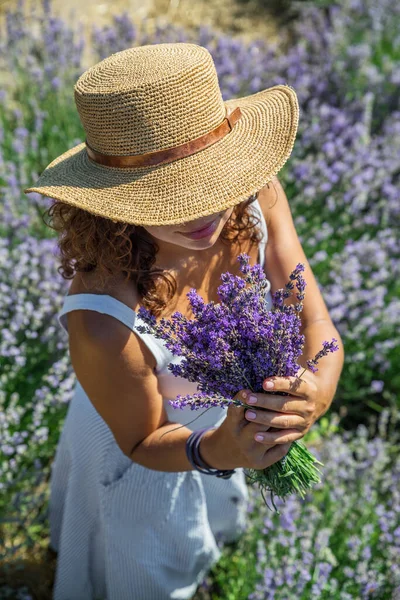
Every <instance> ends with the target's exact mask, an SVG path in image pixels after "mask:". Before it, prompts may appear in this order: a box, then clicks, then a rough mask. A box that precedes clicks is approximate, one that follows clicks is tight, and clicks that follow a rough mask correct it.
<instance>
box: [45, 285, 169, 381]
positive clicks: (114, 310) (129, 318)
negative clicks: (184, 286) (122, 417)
mask: <svg viewBox="0 0 400 600" xmlns="http://www.w3.org/2000/svg"><path fill="white" fill-rule="evenodd" d="M73 310H94V311H96V312H99V313H103V314H106V315H111V316H112V317H115V318H116V319H118V321H121V323H123V324H124V325H126V327H128V329H130V330H131V331H134V332H135V333H136V335H138V336H139V337H140V339H141V340H143V342H144V343H145V344H146V346H147V347H148V348H149V350H150V351H151V352H152V354H153V356H154V358H155V360H156V362H157V367H156V372H157V373H158V372H160V371H162V370H163V369H165V368H166V366H167V365H168V363H169V362H171V360H172V358H173V355H172V353H171V352H170V351H169V350H168V349H167V348H166V347H165V346H164V341H163V340H161V339H158V338H155V337H154V335H152V334H150V333H140V332H139V331H138V330H137V329H136V326H137V325H143V324H144V323H143V320H142V319H141V318H140V317H139V315H138V314H137V313H136V312H135V311H134V310H133V309H132V308H130V307H129V306H127V305H126V304H124V303H123V302H121V301H120V300H117V299H116V298H114V297H113V296H109V295H108V294H73V295H66V296H65V297H64V303H63V306H62V309H61V311H60V312H59V313H58V314H57V319H58V322H59V323H60V325H61V326H62V327H63V328H64V329H65V331H66V332H67V333H68V323H67V318H66V314H67V313H68V312H71V311H73Z"/></svg>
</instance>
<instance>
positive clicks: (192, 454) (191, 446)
mask: <svg viewBox="0 0 400 600" xmlns="http://www.w3.org/2000/svg"><path fill="white" fill-rule="evenodd" d="M210 429H212V427H206V428H204V429H199V430H198V431H193V433H191V434H190V436H189V437H188V439H187V441H186V456H187V457H188V460H189V462H190V464H191V465H192V467H193V468H194V469H196V471H200V473H203V474H204V475H215V476H216V477H221V478H222V479H229V478H230V477H232V475H233V474H234V473H235V469H214V468H213V467H210V466H209V465H208V464H207V463H206V462H204V460H203V459H202V458H201V455H200V450H199V447H200V441H201V438H202V436H203V435H204V433H205V432H206V431H209V430H210Z"/></svg>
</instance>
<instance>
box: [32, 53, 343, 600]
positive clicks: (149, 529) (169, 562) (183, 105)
mask: <svg viewBox="0 0 400 600" xmlns="http://www.w3.org/2000/svg"><path fill="white" fill-rule="evenodd" d="M74 91H75V101H76V105H77V109H78V112H79V116H80V119H81V121H82V124H83V127H84V129H85V132H86V140H85V143H83V144H79V145H78V146H76V147H74V148H72V149H70V150H68V151H67V152H65V153H64V154H62V155H61V156H59V157H57V158H56V159H55V160H54V161H53V162H52V163H50V165H49V166H48V167H47V168H46V169H45V171H44V172H43V173H42V174H41V176H40V178H39V181H38V182H37V184H36V185H35V186H33V187H30V188H27V189H26V190H25V192H26V193H29V192H31V191H36V192H39V193H42V194H43V195H46V196H48V197H51V198H54V199H55V200H56V202H55V203H54V204H53V206H52V207H51V208H50V209H49V214H50V216H51V217H52V223H51V224H50V226H51V227H53V228H54V229H56V230H57V231H58V232H59V234H60V241H59V246H60V250H61V264H62V274H63V276H64V277H65V278H67V279H73V281H72V284H71V287H70V289H69V292H68V294H67V296H66V297H65V301H64V305H63V308H62V310H61V312H60V314H59V321H60V324H61V325H62V326H63V327H64V328H65V330H66V331H67V332H68V334H69V349H70V354H71V360H72V365H73V368H74V371H75V373H76V376H77V385H76V390H75V395H74V398H73V399H72V401H71V404H70V406H69V410H68V415H67V418H66V421H65V424H64V428H63V431H62V435H61V438H60V441H59V445H58V448H57V454H56V459H55V463H54V468H53V473H52V480H51V500H50V526H51V547H52V548H53V549H54V550H55V551H56V552H58V561H57V572H56V579H55V586H54V598H55V600H67V599H68V600H70V599H72V598H73V599H74V600H80V599H82V600H88V599H89V598H106V599H107V600H132V599H135V600H153V599H154V600H163V599H164V598H165V599H166V598H175V599H186V598H191V597H192V596H193V594H194V593H195V591H196V588H197V586H198V584H199V583H200V582H201V580H202V579H203V578H204V576H205V574H206V573H207V571H208V569H209V568H210V567H211V566H212V565H213V564H215V562H216V561H217V560H218V558H219V556H220V549H219V546H218V543H217V542H218V540H219V539H220V540H222V541H232V540H236V539H237V538H238V536H239V535H240V534H241V532H242V531H243V530H244V529H245V527H246V501H247V488H246V482H245V477H244V473H243V468H244V467H253V468H265V467H267V466H269V465H271V464H273V463H274V462H276V461H278V460H280V459H281V458H282V457H283V456H284V455H285V454H286V453H287V451H288V449H289V447H290V444H291V442H293V441H294V440H295V439H300V438H301V437H303V436H304V434H305V433H306V432H307V431H308V430H309V428H310V427H311V426H312V424H313V423H314V422H315V420H316V419H317V418H318V417H319V416H320V415H321V414H323V413H324V412H326V410H327V409H328V407H329V404H330V402H331V401H332V398H333V395H334V391H335V388H336V382H337V380H338V377H339V371H340V365H339V362H340V361H338V360H337V359H336V354H338V353H335V357H334V358H333V359H332V358H330V357H329V359H328V358H327V360H326V361H325V371H323V373H324V374H325V375H326V377H325V378H324V380H320V379H319V378H318V377H317V376H316V375H313V374H311V373H306V374H305V376H304V377H303V381H302V384H301V385H300V386H299V387H298V388H297V390H296V392H295V394H296V395H291V396H286V397H284V404H283V400H282V398H283V397H282V396H277V395H276V396H274V395H266V394H255V396H256V399H257V401H258V405H259V406H263V407H267V408H269V409H270V411H269V412H263V413H262V414H260V411H258V412H257V411H254V410H253V411H244V409H243V408H237V407H233V406H230V407H229V408H228V410H226V409H223V408H218V407H214V408H212V409H210V410H208V411H206V412H204V413H203V414H201V415H200V416H198V418H197V419H195V420H194V421H193V412H191V411H190V410H187V411H186V410H183V411H180V410H179V411H178V410H174V409H173V408H172V407H171V406H170V405H169V403H168V400H169V399H172V398H175V397H176V395H177V394H180V393H181V394H187V393H192V392H194V391H196V389H197V388H196V385H195V384H193V383H189V382H187V381H186V380H183V379H182V378H179V377H174V376H173V375H172V374H171V372H170V371H169V370H168V368H167V367H168V364H170V363H171V362H176V361H178V360H179V357H176V356H173V355H172V354H171V353H170V352H169V351H167V349H166V348H165V346H164V344H163V343H162V342H161V341H160V340H159V339H156V338H155V337H154V336H152V335H150V334H142V333H139V332H138V331H137V329H136V326H137V325H138V324H140V319H139V317H138V316H137V311H138V308H139V306H140V305H143V306H145V307H146V308H149V309H150V310H151V311H152V312H153V314H154V315H155V316H156V318H157V319H159V318H161V317H169V316H170V315H171V314H172V313H173V312H174V311H176V310H180V311H181V312H182V313H183V314H185V315H187V316H189V317H190V316H191V314H190V312H189V308H188V302H187V298H186V293H187V292H188V291H189V289H190V288H193V287H194V288H196V289H197V290H198V291H199V293H200V294H201V295H202V297H203V298H204V300H205V301H206V302H208V301H210V300H214V301H218V297H217V287H218V285H220V283H221V281H220V275H221V273H223V272H225V271H228V270H229V271H231V272H236V273H237V274H239V270H238V265H237V261H236V257H237V256H238V254H239V253H240V252H243V251H245V252H247V253H248V254H249V255H250V257H251V261H252V263H253V264H254V263H255V262H257V261H260V262H261V263H262V264H264V261H265V265H266V269H267V274H268V276H269V278H270V282H271V285H272V288H274V289H277V288H279V287H282V286H283V285H284V283H285V282H286V280H287V277H288V275H289V273H290V272H291V271H292V269H293V268H294V266H295V265H296V263H298V262H304V263H306V258H305V256H304V253H303V251H302V248H301V245H300V243H299V240H298V238H297V235H296V232H295V228H294V225H293V220H292V218H291V213H290V209H289V206H288V202H287V198H286V196H285V193H284V191H283V189H282V187H281V186H280V184H279V181H278V179H277V177H276V174H277V172H278V171H279V170H280V169H281V168H282V166H283V165H284V163H285V162H286V161H287V159H288V158H289V156H290V153H291V151H292V147H293V144H294V140H295V136H296V132H297V126H298V104H297V98H296V94H295V92H294V90H293V89H292V88H290V87H289V86H286V85H281V86H275V87H272V88H269V89H267V90H264V91H262V92H259V93H257V94H253V95H252V96H248V97H246V98H241V99H236V100H229V101H226V102H224V101H223V99H222V96H221V93H220V89H219V86H218V78H217V74H216V71H215V66H214V63H213V60H212V58H211V55H210V53H209V52H208V51H207V50H206V49H205V48H203V47H201V46H197V45H195V44H186V43H176V44H158V45H150V46H141V47H136V48H130V49H128V50H125V51H123V52H118V53H116V54H113V55H112V56H110V57H109V58H107V59H105V60H103V61H101V62H100V63H98V64H97V65H94V66H93V67H92V68H90V69H88V70H87V71H86V72H85V73H83V74H82V75H81V77H80V78H79V79H78V81H77V83H76V85H75V88H74ZM267 222H268V230H269V232H270V240H269V243H268V245H266V242H267V231H268V230H267ZM306 265H307V266H306V271H305V272H304V277H305V279H306V281H307V286H308V287H307V299H306V300H305V302H304V309H303V312H302V319H303V327H304V331H305V330H306V329H307V330H308V328H310V329H309V331H310V334H309V336H308V338H307V351H308V352H307V356H313V355H314V354H315V352H316V351H317V350H318V349H320V345H321V341H322V339H325V338H326V337H329V336H330V335H331V334H332V331H334V335H335V337H336V338H337V339H339V336H338V333H337V331H336V329H334V328H333V325H332V323H331V321H330V318H329V315H328V312H327V309H326V306H325V304H324V302H323V299H322V297H321V295H320V293H319V291H318V287H317V285H316V282H315V279H314V277H313V275H312V272H311V269H310V267H309V266H308V264H307V263H306ZM266 300H267V302H271V292H270V291H269V292H268V294H267V296H266ZM316 321H318V322H319V323H318V329H317V328H315V323H316ZM311 324H312V325H311ZM321 324H322V325H321ZM322 327H323V328H322ZM327 365H328V366H327ZM289 384H290V378H276V380H275V385H276V388H277V389H282V390H288V386H289ZM243 394H244V395H243ZM239 395H240V397H241V398H242V399H244V401H245V402H247V403H249V404H251V399H250V398H249V396H248V394H247V391H246V390H238V397H239ZM251 412H253V413H255V415H256V418H255V420H254V419H253V422H251ZM189 421H193V423H192V424H191V425H190V426H187V427H181V428H179V429H177V426H176V424H177V423H181V424H183V425H185V424H187V423H189ZM270 425H273V426H274V427H276V428H277V427H279V428H280V429H279V430H277V429H275V430H274V432H273V433H272V432H268V428H269V426H270ZM202 428H206V431H205V433H204V434H203V435H202V437H201V446H200V448H201V458H202V460H203V461H204V462H205V464H207V465H208V466H209V467H210V470H209V472H208V473H204V472H202V471H201V468H200V465H199V464H198V461H195V459H194V457H193V454H192V455H191V454H190V448H191V445H190V440H193V435H195V434H194V433H193V432H195V431H197V430H200V429H202ZM165 432H168V434H167V435H164V436H162V434H163V433H165ZM257 433H262V434H263V436H264V439H263V441H261V442H260V441H256V439H255V435H256V434H257ZM186 451H188V454H186ZM189 457H190V459H189ZM216 475H218V476H216Z"/></svg>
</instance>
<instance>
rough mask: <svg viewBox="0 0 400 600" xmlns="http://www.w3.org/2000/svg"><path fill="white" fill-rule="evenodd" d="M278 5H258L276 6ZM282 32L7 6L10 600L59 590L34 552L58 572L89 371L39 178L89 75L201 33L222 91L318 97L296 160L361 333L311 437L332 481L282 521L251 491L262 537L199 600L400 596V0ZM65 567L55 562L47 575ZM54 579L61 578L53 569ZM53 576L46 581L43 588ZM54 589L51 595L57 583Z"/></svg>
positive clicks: (311, 10)
mask: <svg viewBox="0 0 400 600" xmlns="http://www.w3.org/2000/svg"><path fill="white" fill-rule="evenodd" d="M261 10H262V9H261V8H260V11H261ZM297 10H298V15H297V18H296V19H294V20H292V21H291V22H290V24H288V25H287V27H282V31H281V33H280V35H279V42H276V43H270V42H269V41H268V40H264V39H263V40H259V39H254V40H253V41H252V42H250V43H244V42H242V41H240V40H239V39H235V38H232V37H229V36H222V35H219V34H216V33H215V32H213V31H212V30H211V29H209V28H206V27H199V28H198V29H196V30H190V31H189V30H184V29H180V28H177V27H176V26H174V25H172V24H170V25H165V24H159V25H157V26H156V27H154V26H151V27H150V25H149V23H147V22H146V21H142V22H138V21H134V20H133V19H132V18H131V17H130V16H129V15H128V14H127V13H124V14H121V15H120V16H119V17H116V18H115V19H114V21H113V22H112V23H110V24H109V25H108V26H106V27H102V28H98V27H96V26H93V30H92V33H91V39H90V40H85V39H84V37H83V33H82V31H81V29H80V27H79V24H77V23H68V22H64V21H62V20H60V19H59V18H57V17H55V16H54V15H53V13H52V9H51V4H50V3H49V2H48V1H47V0H43V1H42V3H41V4H40V5H35V6H34V8H30V9H29V10H28V9H27V7H25V5H24V4H23V2H21V1H19V2H18V4H17V5H16V6H15V7H13V8H9V9H8V12H7V13H6V19H5V23H4V27H3V29H2V31H1V32H0V323H1V327H0V490H1V494H0V561H2V563H3V566H2V567H0V598H1V599H3V598H19V599H21V600H22V599H23V598H25V599H28V598H35V599H36V598H50V591H49V590H47V589H44V587H46V586H43V585H42V584H41V585H40V586H39V585H38V586H37V587H35V585H33V584H32V585H31V584H29V582H28V581H27V577H26V578H25V580H24V570H23V569H22V571H21V570H18V572H16V571H15V565H16V564H17V563H18V564H22V565H23V564H25V563H24V562H21V561H32V560H34V561H37V563H38V565H39V566H38V568H42V569H44V570H46V564H45V558H44V557H45V549H46V546H47V543H48V522H47V512H46V511H47V499H48V485H47V484H48V478H49V474H50V469H51V461H52V458H53V456H54V450H55V447H56V444H57V440H58V437H59V434H60V430H61V427H62V423H63V419H64V417H65V414H66V410H67V407H68V402H69V400H70V399H71V397H72V393H73V388H74V385H75V378H74V375H73V371H72V366H71V364H70V360H69V355H68V340H67V336H66V334H65V332H64V331H63V330H62V329H61V328H60V327H59V325H58V323H57V319H56V314H57V312H58V311H59V310H60V308H61V303H62V300H63V296H64V294H65V293H66V292H67V289H68V282H67V281H64V280H63V279H62V278H61V276H60V274H59V273H58V270H57V267H58V254H57V239H56V237H55V235H53V232H52V230H51V229H50V228H49V227H47V226H46V225H45V223H44V222H43V219H42V214H43V212H44V210H45V209H46V208H47V207H48V205H49V203H50V201H49V199H48V198H43V197H42V196H39V195H37V194H34V193H32V194H29V196H26V195H25V194H24V193H23V191H22V190H23V188H25V187H28V185H29V184H30V183H32V182H33V181H35V179H36V177H37V175H38V174H39V173H40V172H41V171H42V170H43V169H44V168H45V167H46V166H47V165H48V164H49V162H50V161H51V160H52V159H53V158H55V157H56V156H57V155H59V154H61V153H62V152H64V151H65V150H67V149H68V148H71V147H72V146H74V145H76V144H78V143H81V142H83V141H84V131H83V128H82V126H81V124H80V122H79V118H78V114H77V111H76V109H75V105H74V100H73V85H74V83H75V81H76V80H77V78H78V77H79V75H80V74H81V73H82V72H83V71H84V70H85V69H86V68H87V67H88V66H89V65H86V64H83V60H82V56H83V50H84V47H85V44H88V43H89V44H91V46H92V49H93V52H94V53H95V55H96V61H97V60H101V59H102V58H104V57H106V56H109V55H110V54H111V53H113V52H117V51H119V50H123V49H125V48H127V47H130V46H133V45H141V44H146V43H160V42H178V41H191V42H194V43H198V44H200V45H202V46H205V47H206V48H208V49H209V51H210V52H211V54H212V56H213V58H214V61H215V64H216V68H217V71H218V75H219V80H220V85H221V90H222V94H223V97H224V99H229V98H233V97H236V96H244V95H248V94H252V93H255V92H257V91H259V90H261V89H264V88H267V87H271V86H273V85H276V84H280V83H287V84H289V85H291V86H292V87H294V89H295V90H296V92H297V95H298V98H299V103H300V124H299V133H298V138H297V141H296V143H295V146H294V150H293V153H292V156H291V158H290V160H289V161H288V162H287V163H286V165H285V167H284V168H283V170H282V171H281V172H280V176H279V177H280V181H281V182H282V185H283V187H284V189H285V191H286V194H287V196H288V198H289V201H290V205H291V208H292V213H293V217H294V220H295V224H296V228H297V231H298V234H299V237H300V239H301V241H302V244H303V247H304V250H305V252H306V255H307V257H308V259H309V261H310V264H311V266H312V267H313V270H314V273H315V275H316V277H317V279H318V282H319V284H320V287H321V292H322V294H323V296H324V299H325V301H326V304H327V306H328V308H329V310H330V314H331V317H332V320H333V321H334V324H335V326H336V327H337V329H338V330H339V332H340V335H341V337H342V340H343V342H344V345H345V366H344V369H343V373H342V377H341V380H340V383H339V386H338V389H337V393H336V397H335V400H334V402H333V405H332V408H331V410H330V411H329V412H328V413H327V414H326V415H325V417H323V418H322V419H321V420H320V421H319V422H317V423H316V425H315V426H314V427H313V430H312V431H311V432H310V433H309V434H307V436H306V437H305V438H304V441H305V442H306V443H307V445H308V446H309V447H310V449H311V450H312V451H313V452H314V453H315V455H316V456H317V458H318V459H319V460H321V461H322V462H323V463H324V464H325V467H324V469H323V481H322V483H321V484H319V485H318V486H317V487H316V488H315V490H314V491H313V493H312V494H309V495H308V496H307V497H306V498H305V499H304V500H298V499H296V498H293V499H291V500H290V501H288V502H287V503H286V504H285V505H282V504H280V505H279V508H280V510H281V515H280V516H278V515H273V514H272V513H271V512H270V511H268V509H267V508H266V507H265V506H264V505H263V503H262V501H261V499H260V497H259V494H258V493H256V492H255V491H254V490H252V494H251V502H250V503H249V522H250V526H249V529H248V530H247V531H246V533H245V535H244V536H243V538H242V539H241V541H240V542H238V543H237V544H236V545H233V546H229V547H226V548H225V549H224V553H223V557H222V559H221V561H220V563H219V564H218V565H217V566H216V568H215V569H214V570H213V572H212V574H211V576H210V577H209V578H207V580H206V581H205V582H204V583H203V585H202V586H201V587H200V589H199V591H198V595H197V596H196V598H198V599H199V600H200V598H201V599H202V600H203V599H204V600H206V599H211V598H212V599H213V600H214V599H220V598H221V599H222V598H224V599H231V600H241V599H248V600H261V599H262V600H264V599H271V600H272V599H273V600H275V599H279V600H283V599H288V598H296V599H298V600H309V599H310V598H312V599H313V600H314V599H319V598H321V599H329V600H330V599H334V600H336V599H337V600H348V599H351V598H356V599H359V598H362V599H364V598H375V599H379V600H386V599H388V600H399V599H400V458H399V449H400V370H399V364H400V242H399V237H400V236H399V231H400V4H398V3H395V2H393V1H391V0H380V2H379V4H378V3H377V2H374V1H373V0H340V1H339V2H337V3H336V4H331V3H324V2H321V1H320V2H318V3H308V2H304V3H300V6H299V7H298V8H297ZM49 569H50V567H49ZM42 582H43V577H42ZM39 588H40V589H39ZM47 594H48V595H47Z"/></svg>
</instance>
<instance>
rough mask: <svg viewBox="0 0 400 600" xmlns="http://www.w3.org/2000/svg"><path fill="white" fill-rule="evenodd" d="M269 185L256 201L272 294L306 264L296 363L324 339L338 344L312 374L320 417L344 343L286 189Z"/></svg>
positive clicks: (309, 355)
mask: <svg viewBox="0 0 400 600" xmlns="http://www.w3.org/2000/svg"><path fill="white" fill-rule="evenodd" d="M268 185H269V187H267V186H265V187H264V188H263V189H262V190H261V192H260V194H259V203H260V207H261V209H262V211H263V214H264V217H265V219H266V221H267V225H268V243H267V246H266V250H265V268H264V270H265V273H266V275H267V277H268V279H269V280H270V282H271V293H273V292H275V291H276V290H277V289H279V288H283V287H284V286H285V285H286V283H287V282H288V280H289V275H290V273H291V272H292V271H293V269H294V268H295V267H296V265H297V264H298V263H303V264H304V265H305V270H304V272H303V273H302V275H303V277H304V279H305V281H306V284H307V287H306V290H305V298H304V300H303V310H302V312H301V313H300V314H299V316H300V319H301V322H302V327H301V330H300V332H301V333H302V334H303V335H304V336H305V345H304V350H303V355H302V356H301V357H300V359H299V360H298V364H300V365H301V366H303V367H306V360H307V359H309V358H313V357H314V356H315V354H316V353H317V352H318V351H319V350H321V349H322V342H323V341H325V340H326V341H330V340H331V339H332V337H335V338H336V339H337V341H338V345H339V350H338V351H336V352H333V353H329V354H328V355H327V356H324V357H323V358H322V359H321V360H320V362H319V363H318V371H317V372H316V373H315V374H313V377H314V378H316V380H317V383H318V389H319V398H320V400H319V406H318V417H319V416H322V415H323V414H325V412H326V411H327V410H328V409H329V406H330V405H331V403H332V400H333V398H334V395H335V392H336V388H337V384H338V381H339V378H340V374H341V372H342V368H343V363H344V350H343V342H342V340H341V337H340V335H339V332H338V330H337V329H336V327H335V326H334V324H333V322H332V319H331V318H330V315H329V312H328V308H327V306H326V304H325V301H324V299H323V297H322V295H321V292H320V290H319V287H318V284H317V281H316V279H315V276H314V274H313V272H312V269H311V267H310V265H309V262H308V260H307V257H306V255H305V253H304V250H303V247H302V245H301V243H300V240H299V238H298V235H297V232H296V228H295V225H294V222H293V218H292V213H291V210H290V206H289V202H288V199H287V196H286V194H285V191H284V189H283V187H282V185H281V184H280V182H279V180H278V178H277V177H276V176H275V177H274V178H273V179H272V181H271V182H270V183H269V184H268ZM270 207H272V208H270ZM286 302H287V303H288V304H289V303H291V304H294V303H296V302H297V300H296V298H295V297H292V298H288V299H287V301H286ZM310 375H311V373H310Z"/></svg>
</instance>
